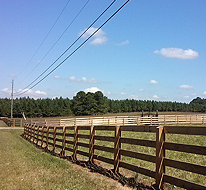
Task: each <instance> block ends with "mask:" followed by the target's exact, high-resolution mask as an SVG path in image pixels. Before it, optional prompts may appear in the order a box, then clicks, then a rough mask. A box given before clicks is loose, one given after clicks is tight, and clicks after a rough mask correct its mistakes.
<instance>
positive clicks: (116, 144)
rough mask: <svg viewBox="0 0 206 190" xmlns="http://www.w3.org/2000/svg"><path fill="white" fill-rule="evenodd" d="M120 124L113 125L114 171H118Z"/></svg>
mask: <svg viewBox="0 0 206 190" xmlns="http://www.w3.org/2000/svg"><path fill="white" fill-rule="evenodd" d="M120 138H121V126H116V127H115V140H114V172H115V173H116V172H117V173H119V161H120V160H121V155H120V149H121V142H120Z"/></svg>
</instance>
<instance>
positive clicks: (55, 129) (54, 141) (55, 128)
mask: <svg viewBox="0 0 206 190" xmlns="http://www.w3.org/2000/svg"><path fill="white" fill-rule="evenodd" d="M56 133H57V127H56V126H55V127H54V140H53V143H54V145H53V150H52V151H53V152H54V151H55V145H56Z"/></svg>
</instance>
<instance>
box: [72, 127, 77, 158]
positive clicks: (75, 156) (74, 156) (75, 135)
mask: <svg viewBox="0 0 206 190" xmlns="http://www.w3.org/2000/svg"><path fill="white" fill-rule="evenodd" d="M77 143H78V127H77V126H75V127H74V149H73V159H74V160H76V159H77V149H78V145H77Z"/></svg>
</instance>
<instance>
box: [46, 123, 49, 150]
mask: <svg viewBox="0 0 206 190" xmlns="http://www.w3.org/2000/svg"><path fill="white" fill-rule="evenodd" d="M48 145H49V126H47V128H46V147H45V149H48Z"/></svg>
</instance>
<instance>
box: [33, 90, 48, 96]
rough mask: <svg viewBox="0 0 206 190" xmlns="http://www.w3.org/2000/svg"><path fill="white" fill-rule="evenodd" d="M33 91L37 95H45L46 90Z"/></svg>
mask: <svg viewBox="0 0 206 190" xmlns="http://www.w3.org/2000/svg"><path fill="white" fill-rule="evenodd" d="M34 93H35V94H39V95H46V92H43V91H40V90H37V91H34Z"/></svg>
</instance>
